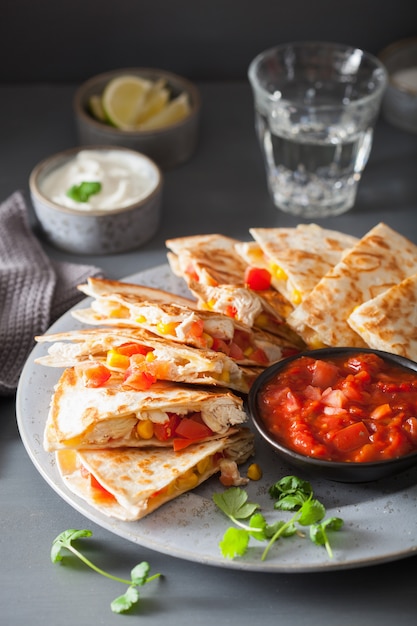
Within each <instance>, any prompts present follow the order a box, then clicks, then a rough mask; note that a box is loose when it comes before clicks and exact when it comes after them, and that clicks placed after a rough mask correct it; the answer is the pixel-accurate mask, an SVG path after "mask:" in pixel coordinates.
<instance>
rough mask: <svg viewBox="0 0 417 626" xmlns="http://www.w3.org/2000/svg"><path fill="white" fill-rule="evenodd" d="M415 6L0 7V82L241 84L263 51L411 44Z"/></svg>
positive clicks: (104, 0)
mask: <svg viewBox="0 0 417 626" xmlns="http://www.w3.org/2000/svg"><path fill="white" fill-rule="evenodd" d="M416 7H417V4H416V0H388V1H383V2H381V0H344V1H340V0H210V1H206V0H204V1H202V0H146V1H145V0H0V82H3V83H21V82H32V81H42V82H79V81H82V80H84V79H86V78H88V77H90V76H91V75H93V74H95V73H97V72H101V71H107V70H109V69H113V68H121V67H129V66H153V67H161V68H165V69H169V70H171V71H175V72H177V73H180V74H184V75H186V76H188V77H189V78H191V79H195V80H213V79H214V80H239V79H245V78H246V70H247V66H248V64H249V62H250V60H251V59H252V58H253V57H254V56H255V55H256V54H257V53H258V52H260V51H261V50H262V49H264V48H266V47H269V46H271V45H274V44H276V43H279V42H283V41H289V40H295V39H323V40H324V39H325V40H334V41H339V42H343V43H348V44H352V45H354V46H358V47H362V48H366V49H368V50H369V51H370V52H373V53H375V54H376V53H378V52H379V51H380V50H381V49H382V48H383V47H384V46H386V45H388V44H389V43H391V42H392V41H394V40H396V39H399V38H403V37H409V36H417V19H416V17H415V14H416Z"/></svg>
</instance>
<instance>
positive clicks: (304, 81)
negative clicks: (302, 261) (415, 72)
mask: <svg viewBox="0 0 417 626" xmlns="http://www.w3.org/2000/svg"><path fill="white" fill-rule="evenodd" d="M248 77H249V82H250V85H251V87H252V91H253V97H254V105H255V127H256V132H257V135H258V138H259V142H260V145H261V150H262V153H263V157H264V161H265V168H266V175H267V181H268V187H269V190H270V194H271V197H272V199H273V201H274V204H275V205H276V206H277V207H278V208H280V209H281V210H282V211H285V212H287V213H291V214H293V215H299V216H301V217H304V218H320V217H328V216H332V215H340V214H342V213H345V212H346V211H348V210H349V209H350V208H352V206H353V205H354V203H355V199H356V194H357V189H358V184H359V181H360V178H361V174H362V172H363V169H364V167H365V165H366V163H367V161H368V157H369V153H370V151H371V147H372V138H373V130H374V126H375V122H376V119H377V117H378V114H379V110H380V107H381V100H382V96H383V93H384V91H385V88H386V85H387V71H386V69H385V67H384V65H383V64H382V63H381V62H380V61H379V60H378V59H377V58H376V57H374V56H373V55H371V54H369V53H367V52H365V51H363V50H359V49H358V48H353V47H350V46H346V45H342V44H335V43H326V42H294V43H286V44H282V45H279V46H276V47H274V48H271V49H269V50H266V51H264V52H262V53H261V54H259V55H258V56H257V57H255V59H254V60H253V61H252V62H251V64H250V66H249V70H248Z"/></svg>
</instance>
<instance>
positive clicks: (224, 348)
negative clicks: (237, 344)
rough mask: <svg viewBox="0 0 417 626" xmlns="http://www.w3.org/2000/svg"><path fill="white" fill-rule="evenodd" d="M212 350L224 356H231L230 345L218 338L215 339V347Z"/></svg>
mask: <svg viewBox="0 0 417 626" xmlns="http://www.w3.org/2000/svg"><path fill="white" fill-rule="evenodd" d="M211 349H212V350H214V351H215V352H224V354H227V355H229V353H230V347H229V344H228V343H226V342H225V341H224V339H219V338H218V337H213V345H212V346H211Z"/></svg>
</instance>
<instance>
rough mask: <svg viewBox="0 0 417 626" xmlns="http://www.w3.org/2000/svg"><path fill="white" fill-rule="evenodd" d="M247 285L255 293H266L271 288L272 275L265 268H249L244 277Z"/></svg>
mask: <svg viewBox="0 0 417 626" xmlns="http://www.w3.org/2000/svg"><path fill="white" fill-rule="evenodd" d="M244 281H245V285H246V286H247V287H249V289H253V290H254V291H265V290H266V289H269V288H270V287H271V274H270V272H269V271H268V270H267V269H265V268H263V267H252V266H248V267H247V268H246V270H245V276H244Z"/></svg>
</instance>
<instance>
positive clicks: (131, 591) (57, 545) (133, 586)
mask: <svg viewBox="0 0 417 626" xmlns="http://www.w3.org/2000/svg"><path fill="white" fill-rule="evenodd" d="M92 534H93V533H92V531H91V530H76V529H73V528H70V529H69V530H65V531H64V532H62V533H60V534H59V535H58V536H57V537H56V538H55V539H54V541H53V542H52V548H51V561H52V563H58V562H59V561H62V560H63V558H64V556H63V554H62V551H63V549H66V550H68V551H69V552H72V554H74V555H75V556H76V557H78V558H79V559H80V560H81V561H82V562H83V563H84V564H85V565H87V566H88V567H90V568H91V569H92V570H94V571H95V572H97V574H101V576H105V577H106V578H110V579H111V580H115V581H117V582H119V583H123V584H125V585H128V588H127V590H126V592H125V593H124V594H123V595H121V596H118V597H117V598H115V599H114V600H113V602H111V604H110V607H111V610H112V611H113V613H124V612H125V611H128V610H129V609H130V608H131V607H132V606H133V605H134V604H137V602H138V601H139V591H138V589H137V588H138V587H142V586H143V585H145V584H146V583H148V582H151V581H152V580H155V579H156V578H159V577H160V576H161V574H154V575H153V576H149V570H150V566H149V563H147V562H146V561H142V563H139V564H138V565H136V566H135V567H134V568H133V569H132V570H131V572H130V576H131V578H130V580H127V579H124V578H119V577H118V576H114V575H113V574H109V573H108V572H106V571H104V570H102V569H100V568H99V567H97V566H96V565H94V563H92V562H91V561H90V560H89V559H88V558H87V557H85V556H84V555H83V554H82V553H81V552H80V551H79V550H77V548H75V547H74V546H73V545H72V542H73V541H75V540H77V539H80V538H82V537H91V536H92Z"/></svg>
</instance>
